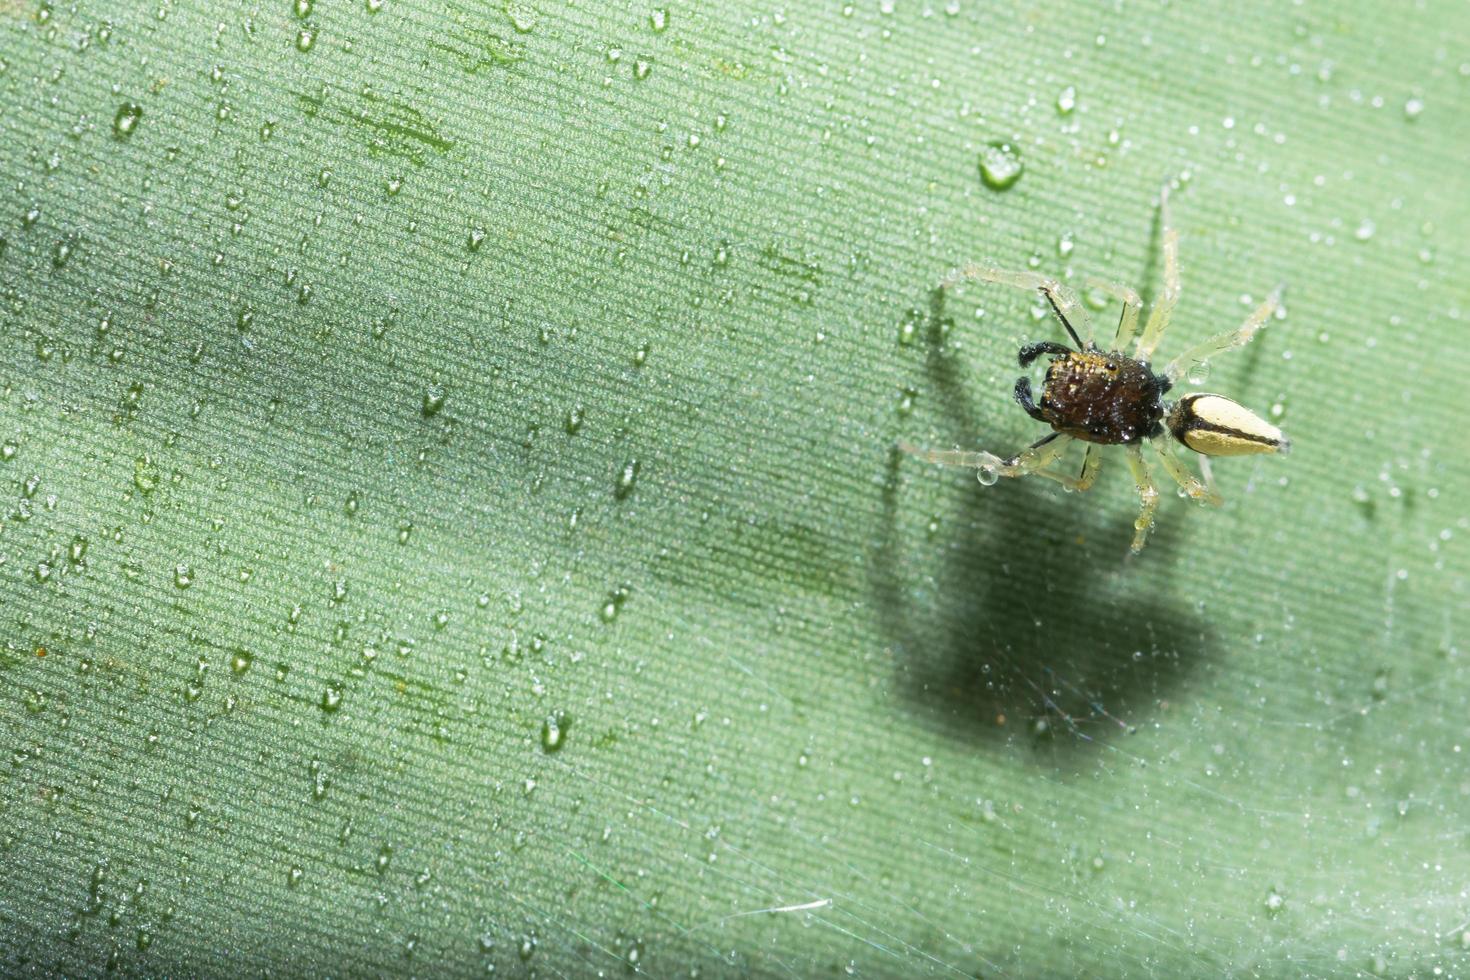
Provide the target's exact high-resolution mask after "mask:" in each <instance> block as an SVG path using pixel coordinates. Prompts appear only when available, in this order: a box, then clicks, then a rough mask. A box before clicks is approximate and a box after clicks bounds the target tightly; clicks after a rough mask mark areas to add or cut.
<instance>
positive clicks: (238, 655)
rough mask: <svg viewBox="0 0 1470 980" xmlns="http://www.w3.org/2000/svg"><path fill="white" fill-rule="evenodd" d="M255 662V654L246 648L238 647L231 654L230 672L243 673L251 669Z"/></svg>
mask: <svg viewBox="0 0 1470 980" xmlns="http://www.w3.org/2000/svg"><path fill="white" fill-rule="evenodd" d="M254 662H255V654H253V653H251V652H250V651H249V650H246V649H244V648H240V649H237V650H236V651H235V652H234V653H232V654H230V672H231V673H233V674H235V675H237V676H238V675H240V674H243V673H245V672H246V671H248V670H249V669H250V665H251V664H253V663H254Z"/></svg>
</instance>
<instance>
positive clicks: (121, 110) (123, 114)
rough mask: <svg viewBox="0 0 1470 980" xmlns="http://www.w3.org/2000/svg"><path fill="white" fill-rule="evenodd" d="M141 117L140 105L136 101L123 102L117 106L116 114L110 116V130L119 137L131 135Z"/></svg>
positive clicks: (123, 137) (141, 109) (141, 108)
mask: <svg viewBox="0 0 1470 980" xmlns="http://www.w3.org/2000/svg"><path fill="white" fill-rule="evenodd" d="M142 118H143V107H142V106H140V105H138V103H136V102H124V103H123V104H122V105H120V106H118V107H117V115H115V116H113V117H112V131H113V132H114V133H116V134H117V136H118V137H119V138H122V139H125V138H127V137H129V136H131V135H133V130H135V129H137V128H138V121H139V120H140V119H142Z"/></svg>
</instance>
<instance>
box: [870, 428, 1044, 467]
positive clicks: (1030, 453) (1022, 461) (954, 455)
mask: <svg viewBox="0 0 1470 980" xmlns="http://www.w3.org/2000/svg"><path fill="white" fill-rule="evenodd" d="M1071 441H1072V439H1071V437H1070V436H1063V435H1062V434H1061V433H1060V432H1052V433H1050V434H1048V435H1045V436H1042V437H1041V438H1040V439H1038V440H1036V441H1035V442H1033V443H1032V444H1031V445H1029V446H1027V447H1026V448H1025V449H1023V450H1021V451H1020V452H1019V453H1017V454H1016V455H1014V456H1011V457H1010V458H1008V459H1002V458H1001V457H1000V456H997V455H995V453H987V452H985V451H983V450H981V451H979V452H966V451H965V450H961V449H921V448H919V447H918V446H915V445H912V444H910V443H908V442H903V441H900V442H899V444H898V448H899V449H901V450H903V451H904V452H906V453H908V454H909V455H910V456H917V457H919V458H920V459H922V460H924V461H925V462H927V463H938V464H939V465H941V466H968V467H971V468H972V469H978V470H984V471H988V472H991V473H994V474H995V475H996V476H998V477H1000V476H1011V477H1015V476H1026V475H1028V474H1031V473H1036V472H1038V471H1040V470H1042V469H1044V468H1045V467H1047V466H1050V465H1051V464H1052V463H1054V462H1056V460H1057V458H1058V457H1060V456H1061V455H1062V452H1063V451H1064V450H1065V449H1066V448H1067V445H1068V443H1070V442H1071Z"/></svg>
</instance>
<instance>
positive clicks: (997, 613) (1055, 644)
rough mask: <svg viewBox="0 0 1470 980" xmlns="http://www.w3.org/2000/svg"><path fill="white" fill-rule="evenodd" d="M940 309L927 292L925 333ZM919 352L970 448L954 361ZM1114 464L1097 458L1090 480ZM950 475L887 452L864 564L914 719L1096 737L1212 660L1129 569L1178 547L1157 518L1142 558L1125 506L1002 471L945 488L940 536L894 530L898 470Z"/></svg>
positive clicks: (999, 731)
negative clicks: (993, 480)
mask: <svg viewBox="0 0 1470 980" xmlns="http://www.w3.org/2000/svg"><path fill="white" fill-rule="evenodd" d="M941 304H942V296H940V295H938V291H937V290H936V295H935V296H934V297H933V298H932V301H931V304H930V311H931V324H930V326H931V330H930V332H931V338H932V339H935V340H938V339H940V338H941V337H942V331H941V330H940V324H941V323H942V322H943V320H942V309H941ZM930 350H931V353H930V357H929V361H928V373H929V375H930V377H931V379H932V382H933V385H934V389H935V391H936V394H937V399H936V400H937V401H939V402H940V403H942V404H943V405H944V406H945V419H946V428H947V429H948V430H949V431H950V433H951V434H952V436H954V437H955V438H953V439H951V440H946V441H953V442H957V443H968V442H969V441H971V439H972V438H973V436H974V434H975V433H977V432H983V431H984V427H983V426H982V425H981V424H980V419H981V417H982V416H981V413H980V412H979V411H978V410H977V408H976V405H975V402H974V399H973V396H972V394H971V392H970V387H969V386H968V385H967V384H966V383H965V380H964V379H963V378H962V377H961V375H960V368H961V362H960V360H959V359H958V358H955V357H951V356H947V355H946V354H945V353H944V352H943V350H942V348H941V346H940V345H939V344H937V343H936V344H933V345H931V348H930ZM1119 462H1120V461H1119V460H1117V459H1115V458H1109V457H1105V463H1104V467H1105V469H1104V479H1106V472H1107V470H1108V469H1112V468H1113V467H1114V466H1117V465H1118V463H1119ZM915 467H922V468H923V469H922V471H921V473H922V476H920V475H915V474H914V468H915ZM955 472H956V471H954V470H942V469H935V468H930V467H927V466H924V464H922V463H917V462H916V461H914V460H913V459H911V458H909V457H907V456H905V455H904V454H903V453H901V452H899V451H898V450H897V449H894V450H893V451H892V454H891V455H890V459H889V470H888V479H887V481H886V483H885V487H884V495H883V496H884V500H883V509H884V522H883V528H882V532H881V535H880V539H879V546H878V550H877V553H876V554H875V556H874V561H873V562H872V565H871V568H872V570H873V577H872V586H873V589H874V593H875V604H876V608H877V610H878V613H879V616H880V620H881V622H882V625H883V628H884V629H885V631H886V632H887V635H888V638H889V640H890V643H891V646H892V648H893V649H894V651H895V654H896V661H897V663H896V667H897V673H898V682H897V684H896V689H897V693H898V695H899V696H900V698H901V699H902V701H903V702H905V703H906V704H907V705H908V706H909V707H910V708H911V709H912V710H913V711H914V713H915V714H916V715H917V716H919V717H921V718H922V719H923V720H924V721H925V723H928V724H931V725H933V726H934V727H936V728H937V729H939V730H941V731H943V732H945V733H947V734H950V735H953V736H954V737H958V738H962V739H965V740H967V741H970V740H973V739H975V738H979V737H989V738H999V739H1001V740H1003V741H1006V742H1013V741H1017V740H1021V741H1026V742H1031V743H1033V744H1044V745H1046V746H1048V747H1055V748H1054V749H1053V751H1054V752H1057V751H1065V750H1067V749H1076V748H1081V747H1084V746H1093V747H1096V746H1100V745H1105V744H1108V743H1110V742H1111V741H1112V740H1113V739H1114V738H1116V737H1117V736H1120V735H1124V734H1126V733H1127V732H1129V731H1131V730H1133V729H1135V728H1137V727H1138V726H1140V725H1142V724H1144V723H1145V722H1147V721H1148V720H1149V719H1150V718H1151V717H1153V716H1155V715H1156V714H1157V713H1158V711H1160V710H1161V709H1162V708H1163V707H1164V706H1165V705H1166V703H1167V702H1168V701H1169V699H1170V696H1171V692H1173V691H1174V690H1175V689H1176V688H1177V687H1178V686H1179V685H1180V684H1181V683H1182V682H1183V681H1184V680H1185V679H1186V678H1187V676H1188V674H1189V672H1190V671H1191V670H1192V669H1193V668H1195V667H1197V666H1198V665H1199V664H1201V663H1202V662H1204V661H1205V660H1208V659H1209V658H1210V656H1211V650H1212V647H1213V638H1212V636H1211V634H1210V630H1209V628H1208V626H1207V624H1205V623H1204V622H1203V620H1202V619H1201V618H1200V617H1199V616H1198V615H1196V614H1195V613H1194V612H1193V611H1192V610H1191V609H1189V608H1187V607H1184V606H1181V605H1180V604H1178V603H1177V602H1171V601H1169V599H1168V597H1167V596H1165V595H1159V594H1155V593H1151V592H1149V591H1148V588H1149V587H1150V586H1151V585H1157V583H1158V581H1159V579H1158V577H1157V575H1158V573H1157V571H1155V570H1151V569H1148V568H1147V567H1146V566H1143V565H1141V563H1144V562H1147V563H1150V564H1151V565H1155V566H1167V565H1168V564H1169V563H1170V562H1171V561H1172V559H1173V558H1174V556H1175V554H1176V553H1177V544H1178V539H1177V538H1176V537H1175V534H1174V533H1173V532H1172V531H1171V530H1170V524H1169V522H1167V521H1161V522H1160V525H1159V527H1157V528H1156V529H1155V531H1154V532H1153V534H1152V535H1151V536H1150V541H1149V546H1148V548H1147V550H1146V551H1145V552H1144V554H1143V555H1141V556H1138V557H1128V556H1127V550H1126V549H1127V544H1128V541H1129V540H1130V539H1131V536H1132V531H1133V518H1134V516H1135V515H1136V511H1134V510H1132V509H1130V510H1128V511H1126V512H1125V513H1123V514H1117V513H1112V514H1110V515H1109V514H1104V513H1102V512H1100V511H1099V509H1098V508H1097V507H1096V506H1095V505H1094V500H1093V499H1089V497H1088V496H1087V495H1078V494H1068V493H1063V492H1062V491H1061V489H1060V488H1058V487H1055V486H1054V485H1053V484H1051V483H1050V482H1049V481H1045V480H1041V479H1037V480H1015V481H1011V480H1005V481H1002V482H1001V485H999V486H996V487H993V488H989V489H986V488H981V487H979V486H973V487H969V488H966V489H965V491H964V492H962V493H960V494H958V495H957V501H956V504H955V506H957V507H958V509H959V513H958V514H955V515H954V516H952V517H951V516H946V517H945V518H944V520H943V522H942V524H943V526H945V527H947V528H950V529H951V530H948V531H947V532H946V533H945V534H944V535H943V536H942V537H935V536H931V537H930V538H929V539H927V540H926V539H924V538H923V536H922V534H921V533H920V534H915V533H913V532H912V531H907V533H906V526H907V527H912V525H913V523H914V520H913V515H909V519H908V520H907V521H905V520H904V519H903V515H902V513H901V501H900V499H899V488H900V486H901V482H902V476H903V475H905V474H908V475H909V479H919V478H923V479H945V478H946V475H948V478H950V479H953V474H954V473H955ZM1166 505H1167V502H1166ZM946 506H950V505H949V504H946ZM936 547H938V548H941V549H942V551H943V554H942V556H941V557H940V558H939V559H938V560H937V561H936V562H933V563H926V564H928V565H929V566H930V567H931V568H932V569H933V571H932V574H930V575H925V576H923V577H922V578H920V577H919V576H918V575H916V574H915V573H914V572H913V568H914V566H915V562H914V561H913V560H912V558H911V556H914V555H916V554H917V553H919V552H921V551H929V552H932V551H933V550H935V549H936ZM1144 572H1149V573H1150V574H1147V575H1144V574H1141V573H1144Z"/></svg>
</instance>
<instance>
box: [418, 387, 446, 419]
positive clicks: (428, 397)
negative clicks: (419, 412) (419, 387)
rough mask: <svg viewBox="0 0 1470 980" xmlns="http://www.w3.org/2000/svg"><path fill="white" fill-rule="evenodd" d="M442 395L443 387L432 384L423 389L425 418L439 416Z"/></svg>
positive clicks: (442, 404) (442, 400)
mask: <svg viewBox="0 0 1470 980" xmlns="http://www.w3.org/2000/svg"><path fill="white" fill-rule="evenodd" d="M444 394H445V392H444V386H443V385H439V384H432V385H429V386H428V387H427V388H425V389H424V406H423V408H424V415H425V417H428V416H433V415H437V414H439V410H440V409H441V408H443V407H444Z"/></svg>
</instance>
